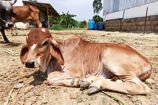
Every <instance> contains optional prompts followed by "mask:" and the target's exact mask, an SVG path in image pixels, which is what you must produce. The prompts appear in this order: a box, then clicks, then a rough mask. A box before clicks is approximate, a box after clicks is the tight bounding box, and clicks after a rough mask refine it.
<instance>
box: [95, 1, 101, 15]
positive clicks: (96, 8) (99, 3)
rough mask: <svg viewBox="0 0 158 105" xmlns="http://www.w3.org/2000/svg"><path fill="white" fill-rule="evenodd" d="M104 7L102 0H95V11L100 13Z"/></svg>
mask: <svg viewBox="0 0 158 105" xmlns="http://www.w3.org/2000/svg"><path fill="white" fill-rule="evenodd" d="M102 8H103V5H102V1H101V0H94V1H93V9H94V13H97V14H98V13H99V12H100V11H101V10H102Z"/></svg>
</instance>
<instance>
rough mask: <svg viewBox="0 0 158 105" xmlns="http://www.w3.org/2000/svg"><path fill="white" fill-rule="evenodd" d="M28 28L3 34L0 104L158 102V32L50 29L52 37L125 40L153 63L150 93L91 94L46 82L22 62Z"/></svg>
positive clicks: (149, 104)
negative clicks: (21, 55)
mask: <svg viewBox="0 0 158 105" xmlns="http://www.w3.org/2000/svg"><path fill="white" fill-rule="evenodd" d="M28 32H29V30H18V31H17V33H18V35H16V36H11V32H10V31H9V30H8V31H7V35H8V38H9V39H10V40H11V43H9V44H6V43H4V42H3V39H2V37H1V36H0V105H158V82H157V81H158V71H157V69H158V52H157V51H158V34H145V35H143V34H141V33H120V32H105V31H102V32H101V31H87V30H75V31H74V30H71V31H51V33H52V35H53V37H55V38H59V39H65V38H68V37H70V36H71V35H80V36H81V37H82V38H83V39H85V40H89V41H94V42H117V43H119V42H123V43H126V44H128V45H130V46H132V47H133V48H135V49H137V50H138V51H139V52H141V53H142V54H143V55H145V56H146V57H147V58H148V59H149V60H150V61H151V63H152V65H153V70H154V72H153V73H152V75H151V78H149V79H148V80H147V81H146V82H145V83H146V84H147V85H148V86H149V87H150V88H151V89H152V91H151V93H150V94H148V95H135V96H132V95H125V94H120V93H115V92H108V91H105V92H100V93H97V94H95V95H92V96H88V95H87V91H86V90H85V91H80V89H78V88H70V87H69V88H68V87H54V86H51V85H48V84H47V81H46V80H45V77H44V75H42V74H40V73H39V72H38V70H35V69H27V68H25V67H24V65H22V64H21V62H20V59H19V52H20V48H21V46H22V45H23V44H24V43H25V37H26V36H25V35H26V34H27V33H28Z"/></svg>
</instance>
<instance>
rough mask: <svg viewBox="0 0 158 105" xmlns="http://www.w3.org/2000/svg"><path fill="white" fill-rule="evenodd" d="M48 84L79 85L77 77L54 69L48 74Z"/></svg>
mask: <svg viewBox="0 0 158 105" xmlns="http://www.w3.org/2000/svg"><path fill="white" fill-rule="evenodd" d="M47 81H48V82H49V84H52V85H57V86H70V87H79V78H74V77H71V76H68V75H66V74H65V73H64V72H59V71H55V72H52V73H50V74H48V78H47Z"/></svg>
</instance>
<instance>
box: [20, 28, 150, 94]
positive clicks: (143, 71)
mask: <svg viewBox="0 0 158 105" xmlns="http://www.w3.org/2000/svg"><path fill="white" fill-rule="evenodd" d="M26 42H27V45H25V46H24V47H23V48H22V49H21V54H20V57H21V61H22V63H23V64H25V66H26V67H35V64H36V63H37V64H38V65H39V68H40V70H41V71H42V72H47V73H48V79H47V80H48V82H49V83H50V84H54V85H64V86H74V87H79V86H80V87H81V88H83V89H85V88H89V89H88V94H93V93H96V92H98V91H101V90H112V91H116V92H121V93H126V94H147V93H149V91H150V89H149V88H148V87H147V86H146V85H145V84H144V83H143V82H142V81H143V80H145V79H147V78H149V76H150V74H151V69H152V68H151V65H150V63H149V61H148V60H147V59H146V58H145V57H144V56H142V55H141V54H140V53H138V52H137V51H135V50H134V49H133V48H131V47H129V46H128V45H125V44H116V43H91V42H88V41H84V40H82V39H81V38H80V37H76V36H74V37H72V38H70V39H67V40H63V41H59V40H58V41H57V40H55V39H54V38H52V36H51V34H50V33H49V31H48V30H47V29H44V28H36V29H33V30H31V32H30V33H29V34H28V37H27V39H26Z"/></svg>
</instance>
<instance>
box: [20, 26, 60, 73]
mask: <svg viewBox="0 0 158 105" xmlns="http://www.w3.org/2000/svg"><path fill="white" fill-rule="evenodd" d="M52 40H53V38H52V36H51V34H50V32H49V31H48V29H45V28H35V29H32V30H31V31H30V33H29V34H28V36H27V38H26V45H24V46H23V47H22V49H21V53H20V59H21V61H22V63H23V64H25V66H26V67H28V68H35V67H36V66H39V69H40V70H41V71H42V72H46V70H47V69H48V66H49V64H50V61H51V59H52V58H55V59H54V60H56V61H58V62H59V63H60V64H63V59H62V56H61V52H60V49H59V47H58V45H57V42H55V40H54V41H52Z"/></svg>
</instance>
